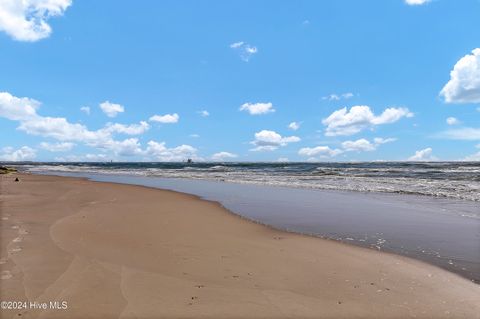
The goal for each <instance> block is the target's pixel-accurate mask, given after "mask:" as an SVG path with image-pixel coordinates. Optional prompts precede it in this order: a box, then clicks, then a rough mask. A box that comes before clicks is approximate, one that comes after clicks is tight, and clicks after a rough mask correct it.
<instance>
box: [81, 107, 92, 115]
mask: <svg viewBox="0 0 480 319" xmlns="http://www.w3.org/2000/svg"><path fill="white" fill-rule="evenodd" d="M80 111H82V112H83V113H85V114H87V115H90V106H82V107H81V108H80Z"/></svg>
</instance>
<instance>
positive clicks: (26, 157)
mask: <svg viewBox="0 0 480 319" xmlns="http://www.w3.org/2000/svg"><path fill="white" fill-rule="evenodd" d="M35 157H36V151H35V150H34V149H33V148H30V147H28V146H22V147H21V148H19V149H17V150H15V149H14V148H13V147H4V148H3V149H2V150H1V151H0V160H1V161H12V162H19V161H31V160H33V159H35Z"/></svg>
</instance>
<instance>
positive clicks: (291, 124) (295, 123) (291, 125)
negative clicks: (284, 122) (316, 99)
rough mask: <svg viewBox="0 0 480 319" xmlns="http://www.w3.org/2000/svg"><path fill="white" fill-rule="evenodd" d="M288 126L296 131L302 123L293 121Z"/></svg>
mask: <svg viewBox="0 0 480 319" xmlns="http://www.w3.org/2000/svg"><path fill="white" fill-rule="evenodd" d="M288 128H289V129H291V130H293V131H296V130H298V129H299V128H300V123H298V122H292V123H290V124H288Z"/></svg>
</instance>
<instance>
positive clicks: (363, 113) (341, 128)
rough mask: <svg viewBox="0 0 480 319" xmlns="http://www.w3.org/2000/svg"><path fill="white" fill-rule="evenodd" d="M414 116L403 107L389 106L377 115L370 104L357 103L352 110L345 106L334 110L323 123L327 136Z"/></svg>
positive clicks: (352, 132)
mask: <svg viewBox="0 0 480 319" xmlns="http://www.w3.org/2000/svg"><path fill="white" fill-rule="evenodd" d="M412 116H413V113H411V112H410V111H409V110H408V109H407V108H403V107H400V108H395V107H391V108H387V109H385V110H384V111H383V113H382V114H380V115H378V116H376V115H375V114H373V112H372V111H371V110H370V107H369V106H366V105H356V106H352V107H351V108H350V110H348V109H347V108H346V107H344V108H342V109H339V110H337V111H335V112H333V113H332V114H330V116H329V117H327V118H326V119H323V120H322V123H323V124H324V125H326V126H327V128H326V131H325V135H326V136H338V135H353V134H356V133H358V132H360V131H362V130H364V129H366V128H371V127H373V126H376V125H383V124H389V123H394V122H396V121H398V120H400V119H401V118H403V117H412Z"/></svg>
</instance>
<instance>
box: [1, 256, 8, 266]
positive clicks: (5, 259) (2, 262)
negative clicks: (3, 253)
mask: <svg viewBox="0 0 480 319" xmlns="http://www.w3.org/2000/svg"><path fill="white" fill-rule="evenodd" d="M6 263H7V258H5V257H3V258H0V265H3V264H6Z"/></svg>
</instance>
